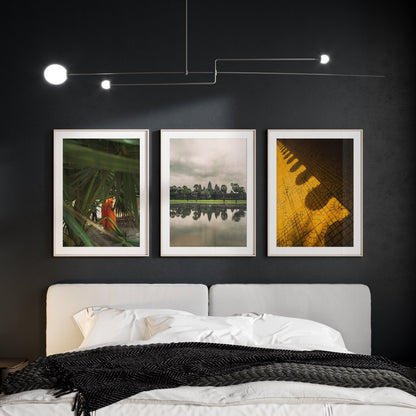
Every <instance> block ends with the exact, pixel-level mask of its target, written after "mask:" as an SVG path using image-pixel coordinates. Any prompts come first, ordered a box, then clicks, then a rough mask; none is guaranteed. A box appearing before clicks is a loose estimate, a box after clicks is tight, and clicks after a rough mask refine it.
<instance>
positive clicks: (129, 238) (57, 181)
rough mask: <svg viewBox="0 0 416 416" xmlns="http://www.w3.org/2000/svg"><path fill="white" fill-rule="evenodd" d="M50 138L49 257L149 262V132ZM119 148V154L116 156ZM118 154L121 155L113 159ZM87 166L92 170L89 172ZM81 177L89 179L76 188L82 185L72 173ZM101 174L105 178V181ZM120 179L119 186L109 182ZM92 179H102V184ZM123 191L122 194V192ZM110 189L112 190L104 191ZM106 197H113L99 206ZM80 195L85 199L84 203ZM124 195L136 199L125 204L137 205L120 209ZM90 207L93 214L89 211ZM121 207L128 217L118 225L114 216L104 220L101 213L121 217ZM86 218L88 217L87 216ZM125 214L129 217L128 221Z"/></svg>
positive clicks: (64, 133)
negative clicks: (142, 259) (51, 230)
mask: <svg viewBox="0 0 416 416" xmlns="http://www.w3.org/2000/svg"><path fill="white" fill-rule="evenodd" d="M53 136H54V137H53V140H54V210H53V212H54V219H53V227H54V233H53V236H54V242H53V255H54V256H55V257H65V256H70V257H119V256H120V257H125V256H128V257H139V256H148V255H149V218H148V216H149V150H148V148H149V131H148V130H137V129H117V130H114V129H87V130H82V129H74V130H60V129H56V130H54V131H53ZM87 141H88V143H89V144H87ZM100 144H102V146H106V147H107V150H105V151H102V149H101V148H100V147H99V146H100ZM111 146H112V147H111ZM117 146H118V148H119V149H121V150H119V151H118V150H116V149H117ZM122 146H124V147H122ZM97 147H99V149H97ZM86 148H88V149H86ZM126 149H127V150H126ZM122 151H123V152H124V153H122ZM86 152H87V153H86ZM88 152H89V153H88ZM100 152H101V153H100ZM106 152H107V153H106ZM111 152H113V153H111ZM116 152H120V153H118V154H116ZM88 158H89V159H88ZM64 163H65V168H64ZM136 163H137V165H136ZM92 165H93V166H92ZM88 166H90V168H89V169H88ZM107 166H108V167H107ZM74 167H75V168H74ZM87 170H88V172H87ZM81 171H82V172H87V173H85V175H86V176H85V178H87V179H85V178H84V182H80V183H81V184H82V185H79V186H78V184H76V182H75V181H74V176H71V175H73V173H74V172H76V173H77V174H78V175H79V176H81V173H79V172H81ZM103 172H106V174H105V175H104V174H103ZM88 175H90V176H88ZM100 175H101V176H100ZM119 175H125V176H122V177H121V178H122V179H119V180H118V182H117V180H115V181H116V182H114V179H112V178H114V177H116V178H117V177H119ZM137 175H138V177H137ZM96 178H100V181H98V179H96ZM77 180H78V179H77ZM64 181H65V189H66V190H67V189H70V190H71V191H70V192H69V193H68V192H67V193H66V194H65V195H66V197H67V198H68V199H72V203H71V202H69V200H68V201H64ZM111 181H113V182H114V184H112V183H113V182H111ZM87 182H88V183H89V184H91V187H90V188H88V187H87V188H83V187H82V186H84V183H87ZM121 183H123V184H121ZM127 184H128V185H127ZM123 186H124V187H125V189H124V190H121V188H122V187H123ZM109 187H111V188H114V189H109V190H107V188H109ZM127 187H128V191H127ZM85 189H87V191H86V192H84V190H85ZM88 189H90V191H88ZM107 191H108V192H111V193H112V195H114V198H112V199H111V203H110V200H106V201H103V200H102V198H103V196H102V194H103V192H107ZM89 192H90V193H89ZM120 192H121V193H120ZM123 192H124V194H123ZM100 193H101V196H100ZM83 194H88V198H87V197H84V196H83ZM127 194H129V195H130V196H131V195H135V196H134V197H131V198H130V199H129V201H133V200H135V202H134V201H133V202H130V203H129V204H128V203H127V202H124V203H123V202H122V201H123V198H122V196H121V195H125V197H124V201H126V200H127V199H128V198H127V196H126V195H127ZM74 195H77V196H74ZM80 195H81V196H80ZM74 198H75V199H74ZM100 198H101V199H100ZM117 199H119V201H120V203H119V204H117V202H118V201H117ZM81 200H82V201H86V202H85V204H84V205H83V207H82V209H81V208H78V207H79V206H80V205H81V204H80V203H79V201H81ZM77 201H78V202H77ZM88 201H89V202H88ZM92 201H94V202H92ZM104 204H106V205H104ZM92 205H93V208H92ZM110 205H111V207H110ZM90 206H91V208H88V207H90ZM120 206H121V207H124V208H123V209H124V211H126V210H127V213H126V212H122V214H120V215H122V217H117V218H118V219H116V218H115V216H116V214H111V216H114V218H113V219H110V217H111V216H110V215H109V216H106V217H104V207H105V212H110V210H111V212H115V213H117V215H118V214H119V212H120V209H119V208H118V207H120ZM132 206H133V207H135V208H134V209H136V214H134V209H133V208H131V207H132ZM109 207H110V208H109ZM125 207H129V208H125ZM91 211H93V213H92V214H90V212H91ZM87 212H88V214H86V213H87ZM97 212H98V214H97ZM129 212H132V214H131V215H130V214H129ZM74 219H75V222H74ZM77 221H78V223H80V224H81V225H82V226H81V228H80V227H79V224H78V225H77V223H76V222H77ZM117 221H118V222H117ZM131 223H133V224H134V225H132V224H131ZM122 225H123V227H124V228H123V227H122ZM74 230H75V231H74Z"/></svg>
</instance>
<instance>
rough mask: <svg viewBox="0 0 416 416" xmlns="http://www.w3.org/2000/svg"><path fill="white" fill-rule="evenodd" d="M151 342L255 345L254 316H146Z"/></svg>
mask: <svg viewBox="0 0 416 416" xmlns="http://www.w3.org/2000/svg"><path fill="white" fill-rule="evenodd" d="M145 321H146V325H147V329H148V335H149V341H151V342H212V343H219V344H242V345H250V344H252V334H253V322H254V319H253V318H252V317H248V316H247V317H245V316H230V317H218V316H196V315H192V316H184V315H176V316H169V315H153V316H148V317H147V318H146V319H145Z"/></svg>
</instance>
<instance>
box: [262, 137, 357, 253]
mask: <svg viewBox="0 0 416 416" xmlns="http://www.w3.org/2000/svg"><path fill="white" fill-rule="evenodd" d="M362 138H363V132H362V130H268V255H269V256H362V255H363V231H362V225H363V220H362V183H363V174H362Z"/></svg>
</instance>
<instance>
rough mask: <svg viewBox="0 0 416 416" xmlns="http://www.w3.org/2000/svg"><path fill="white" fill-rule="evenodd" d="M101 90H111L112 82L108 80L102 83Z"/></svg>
mask: <svg viewBox="0 0 416 416" xmlns="http://www.w3.org/2000/svg"><path fill="white" fill-rule="evenodd" d="M101 88H103V89H105V90H109V89H110V88H111V82H110V81H109V80H108V79H105V80H104V81H103V82H102V83H101Z"/></svg>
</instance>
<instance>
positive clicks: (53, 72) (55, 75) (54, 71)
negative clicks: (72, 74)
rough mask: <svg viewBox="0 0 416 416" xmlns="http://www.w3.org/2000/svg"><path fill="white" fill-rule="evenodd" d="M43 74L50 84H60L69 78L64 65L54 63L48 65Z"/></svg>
mask: <svg viewBox="0 0 416 416" xmlns="http://www.w3.org/2000/svg"><path fill="white" fill-rule="evenodd" d="M43 76H44V77H45V79H46V81H48V82H49V84H53V85H60V84H63V83H64V82H65V81H66V80H67V78H68V73H67V70H66V68H65V67H63V66H62V65H58V64H52V65H49V66H48V67H46V69H45V71H43Z"/></svg>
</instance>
